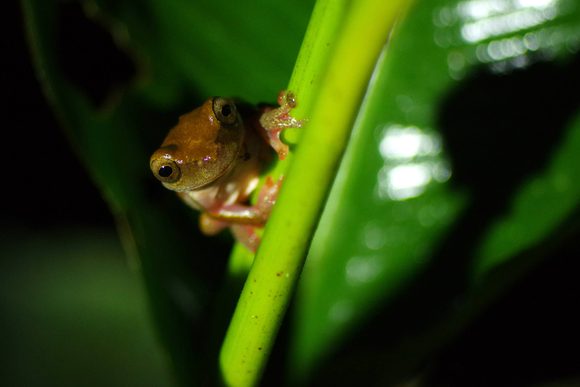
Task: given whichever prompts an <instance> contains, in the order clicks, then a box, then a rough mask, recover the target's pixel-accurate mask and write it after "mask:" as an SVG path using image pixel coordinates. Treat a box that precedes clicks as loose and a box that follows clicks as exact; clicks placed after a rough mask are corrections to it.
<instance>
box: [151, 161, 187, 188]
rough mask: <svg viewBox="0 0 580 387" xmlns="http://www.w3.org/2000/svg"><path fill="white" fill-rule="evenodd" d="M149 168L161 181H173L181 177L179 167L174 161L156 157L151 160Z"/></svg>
mask: <svg viewBox="0 0 580 387" xmlns="http://www.w3.org/2000/svg"><path fill="white" fill-rule="evenodd" d="M151 170H152V171H153V174H154V175H155V177H156V178H157V180H159V181H161V182H162V183H175V182H176V181H178V180H179V178H180V177H181V169H180V168H179V165H177V163H176V162H175V161H172V160H168V159H157V160H152V161H151Z"/></svg>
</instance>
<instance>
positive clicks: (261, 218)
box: [150, 92, 301, 251]
mask: <svg viewBox="0 0 580 387" xmlns="http://www.w3.org/2000/svg"><path fill="white" fill-rule="evenodd" d="M278 102H279V103H280V107H278V108H273V107H262V108H256V107H252V106H249V105H246V104H241V103H236V102H235V101H234V100H232V99H228V98H220V97H214V98H210V99H208V100H207V101H206V102H205V103H204V104H203V105H201V106H200V107H198V108H197V109H195V110H193V111H192V112H190V113H187V114H185V115H183V116H181V117H180V118H179V122H178V123H177V125H176V126H175V127H173V129H171V130H170V131H169V133H168V134H167V137H165V140H164V141H163V143H162V144H161V147H160V148H159V149H157V150H156V151H155V152H154V153H153V155H152V156H151V160H150V167H151V171H152V172H153V174H154V175H155V177H156V178H157V179H158V180H159V181H161V183H163V185H164V186H165V187H166V188H168V189H170V190H173V191H176V192H177V194H178V195H179V197H180V198H181V199H182V200H183V201H185V202H186V203H187V204H188V205H189V206H191V207H193V208H195V209H197V210H199V211H201V216H200V229H201V231H202V232H203V233H204V234H206V235H214V234H217V233H218V232H220V231H221V230H223V229H224V228H226V227H230V229H231V230H232V233H233V234H234V236H235V237H236V239H237V240H238V241H240V242H241V243H243V244H244V245H245V246H246V247H248V248H249V249H250V250H251V251H255V250H256V248H257V247H258V245H259V243H260V239H259V236H258V235H257V234H256V228H260V227H263V226H264V224H265V223H266V221H267V219H268V216H269V215H270V211H271V210H272V206H273V205H274V203H275V202H276V197H277V194H278V189H279V187H280V184H281V180H279V181H277V182H274V181H273V180H272V179H271V178H270V177H268V178H267V179H266V182H265V184H264V185H263V187H262V189H261V190H260V192H259V195H258V200H257V202H256V204H255V205H250V204H249V203H248V201H249V197H250V195H251V194H252V192H254V191H255V190H256V188H257V186H258V182H259V178H260V175H261V173H262V170H263V167H264V166H265V165H267V164H268V163H269V162H270V161H271V159H272V156H273V153H274V152H273V151H272V148H273V149H274V150H275V151H276V153H277V154H278V157H279V158H280V159H283V158H285V157H286V155H287V152H288V146H287V145H286V144H284V143H283V142H282V141H281V140H280V132H281V131H282V130H283V129H285V128H288V127H300V126H301V121H298V120H296V119H294V118H292V117H291V116H290V114H289V112H290V110H291V109H292V108H293V107H294V106H295V101H294V97H293V95H292V94H291V93H286V92H282V93H280V95H279V97H278Z"/></svg>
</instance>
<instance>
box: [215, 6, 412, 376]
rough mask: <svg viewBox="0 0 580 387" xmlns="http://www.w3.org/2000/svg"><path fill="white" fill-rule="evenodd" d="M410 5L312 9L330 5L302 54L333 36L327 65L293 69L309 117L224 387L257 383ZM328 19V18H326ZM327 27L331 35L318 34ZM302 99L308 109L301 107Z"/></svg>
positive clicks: (228, 354) (229, 347)
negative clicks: (372, 82)
mask: <svg viewBox="0 0 580 387" xmlns="http://www.w3.org/2000/svg"><path fill="white" fill-rule="evenodd" d="M409 2H410V1H409V0H393V1H382V0H365V1H362V0H359V1H353V2H351V3H349V4H348V5H346V6H343V7H341V9H340V12H338V13H336V14H329V15H326V14H325V13H324V12H317V11H320V10H321V9H322V8H321V7H323V6H327V5H328V4H330V2H328V1H323V2H319V3H317V5H316V9H315V11H314V13H313V18H312V19H311V22H310V25H309V27H308V32H307V36H306V38H305V41H304V43H303V46H302V50H305V49H307V50H311V54H310V55H312V57H314V56H315V55H317V54H315V53H316V52H317V50H318V49H322V47H316V46H309V45H311V44H313V43H314V42H313V41H309V39H312V35H313V34H312V31H313V29H318V31H319V35H318V36H323V35H324V36H328V37H330V36H333V35H334V36H335V39H334V47H333V48H332V49H330V50H329V51H328V52H327V55H328V57H327V59H322V58H320V57H318V59H317V60H316V62H314V63H315V64H321V63H322V65H321V67H320V68H318V69H316V70H317V71H319V72H318V73H311V74H310V75H306V76H304V75H298V71H304V72H305V70H304V69H303V68H297V69H296V70H295V75H296V76H294V75H293V77H292V81H291V82H290V85H289V88H288V89H289V90H292V91H295V93H296V98H297V101H298V106H299V108H297V109H296V110H297V112H296V114H297V115H298V114H299V113H300V112H301V111H302V112H307V114H308V115H310V117H311V119H310V120H309V122H308V125H307V128H306V129H305V130H304V133H303V134H302V138H301V140H300V146H298V148H297V151H296V155H295V157H294V161H293V163H292V165H291V167H290V170H289V171H288V173H287V175H286V178H285V181H284V185H283V187H282V189H281V192H280V195H279V199H278V203H277V204H276V206H275V208H274V211H273V213H272V216H271V218H270V220H269V221H268V225H267V227H266V230H265V233H264V238H263V240H262V243H261V246H260V249H259V251H258V253H257V256H256V258H255V260H254V263H253V266H252V268H251V270H250V273H249V275H248V279H247V280H246V283H245V285H244V288H243V290H242V294H241V296H240V299H239V301H238V305H237V307H236V311H235V313H234V316H233V318H232V321H231V323H230V326H229V329H228V332H227V334H226V338H225V340H224V344H223V346H222V350H221V354H220V366H221V370H222V376H223V378H224V382H225V383H226V384H227V385H229V386H236V387H241V386H253V385H256V384H257V383H258V381H259V379H260V376H261V374H262V371H263V369H264V367H265V364H266V362H267V359H268V357H269V354H270V351H271V349H272V346H273V344H274V342H275V338H276V335H277V332H278V329H279V327H280V324H281V322H282V319H283V317H284V314H285V311H286V309H287V307H288V303H289V301H290V299H291V296H292V294H293V291H294V288H295V285H296V282H297V280H298V278H299V276H300V273H301V271H302V267H303V264H304V258H305V256H306V252H307V249H308V246H309V243H310V240H311V238H312V234H313V232H314V229H315V227H316V224H317V222H318V219H319V216H320V213H321V211H322V208H323V205H324V201H325V198H326V195H327V193H328V191H329V189H330V185H331V183H332V181H333V178H334V175H335V171H336V168H337V165H338V163H339V161H340V157H341V155H342V153H343V151H344V148H345V147H346V144H347V140H348V137H349V134H350V129H351V127H352V124H353V122H354V120H355V117H356V113H357V110H358V107H359V105H360V102H361V99H362V97H363V94H364V91H365V89H366V86H367V84H368V81H369V78H370V75H371V73H372V70H373V67H374V64H375V62H376V60H377V58H378V55H379V53H380V51H381V49H382V47H383V46H384V44H385V43H386V41H387V38H388V34H389V31H390V28H391V26H392V24H393V22H394V20H395V18H396V16H398V15H399V13H400V12H401V11H402V9H403V8H404V7H405V6H406V5H408V3H409ZM344 4H346V3H344ZM327 16H328V17H331V18H332V19H331V20H327V19H326V17H327ZM346 16H348V17H346ZM315 17H316V19H315ZM327 23H328V25H329V27H328V28H330V29H331V30H333V31H334V32H333V33H331V34H328V35H326V34H322V35H320V31H325V28H326V25H327ZM316 43H319V44H320V43H324V42H323V40H320V41H316ZM300 58H302V59H300V60H301V61H302V62H300V61H299V63H306V66H309V64H308V62H309V60H308V59H307V58H306V57H304V54H302V53H301V54H300ZM315 64H313V65H315ZM301 66H302V65H301ZM305 73H307V72H305ZM311 76H316V77H320V79H321V83H320V88H319V92H318V94H317V95H316V96H314V97H313V98H311V99H309V98H306V95H307V90H309V87H310V88H311V87H312V86H311V85H308V84H307V83H303V82H309V81H310V79H312V78H311ZM302 94H304V95H305V96H304V100H305V101H306V102H305V103H302V98H303V96H302ZM299 109H301V110H299ZM298 118H300V116H298Z"/></svg>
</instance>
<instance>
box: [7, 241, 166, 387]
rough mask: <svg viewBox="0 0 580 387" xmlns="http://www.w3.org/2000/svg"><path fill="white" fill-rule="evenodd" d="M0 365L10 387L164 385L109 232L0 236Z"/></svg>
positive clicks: (138, 299)
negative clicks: (0, 257) (0, 359)
mask: <svg viewBox="0 0 580 387" xmlns="http://www.w3.org/2000/svg"><path fill="white" fill-rule="evenodd" d="M1 234H2V238H1V239H0V242H1V243H0V246H1V247H0V256H2V257H3V258H7V259H3V260H2V261H0V312H1V313H0V314H1V316H2V317H1V318H0V328H1V329H0V338H1V342H2V348H1V350H0V356H1V358H2V362H1V365H0V369H1V374H2V382H3V384H5V385H11V386H24V385H26V386H30V387H32V386H37V387H42V386H51V385H55V386H56V385H58V386H79V385H82V386H104V385H106V386H161V385H163V386H170V385H171V384H172V382H173V378H172V374H171V373H170V370H169V369H168V367H167V363H166V362H165V359H164V358H163V356H162V353H163V352H162V351H161V348H160V347H159V344H158V342H157V340H156V337H155V332H154V329H153V327H152V324H151V321H150V319H148V312H147V300H146V299H145V296H144V293H143V289H142V286H141V281H140V279H139V277H138V276H137V275H136V274H135V273H131V272H130V271H129V269H128V268H127V266H126V264H125V262H126V260H125V259H124V256H123V255H124V254H123V251H122V249H121V246H120V244H119V242H118V240H117V238H116V237H115V235H113V234H111V233H103V232H98V231H95V230H56V231H54V230H53V231H52V232H50V233H47V234H43V235H41V236H36V235H34V236H33V235H31V234H30V233H27V232H15V231H14V230H2V233H1Z"/></svg>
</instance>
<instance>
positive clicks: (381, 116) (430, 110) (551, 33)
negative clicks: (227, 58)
mask: <svg viewBox="0 0 580 387" xmlns="http://www.w3.org/2000/svg"><path fill="white" fill-rule="evenodd" d="M490 4H492V3H491V2H486V1H477V2H462V1H436V2H419V3H417V4H416V6H415V7H414V8H413V9H412V11H411V12H410V13H409V16H408V17H407V18H406V19H405V20H404V21H403V22H402V23H401V25H400V26H399V28H398V29H397V30H396V31H395V32H394V33H393V35H392V38H391V42H390V44H389V45H388V46H387V47H385V49H384V51H383V54H382V57H381V60H380V61H379V62H378V63H377V66H376V68H375V71H374V74H373V81H372V82H371V83H370V85H369V90H368V91H367V94H366V96H365V101H364V104H363V106H362V108H361V109H360V111H359V115H358V118H357V122H356V124H355V128H354V130H353V134H352V137H351V139H350V141H349V145H348V148H347V152H346V154H345V156H344V158H343V160H342V163H341V166H340V170H339V173H338V176H337V179H336V180H335V183H334V186H333V188H332V191H331V193H330V197H329V199H328V202H327V205H326V207H325V211H324V213H323V215H322V218H321V221H320V224H319V226H318V229H317V232H316V235H315V238H314V241H313V242H312V247H311V249H310V252H309V255H308V258H307V263H306V266H305V269H304V272H303V274H302V277H301V282H300V286H299V289H298V299H297V301H296V314H295V315H294V316H293V336H292V340H291V347H292V352H291V358H290V369H291V370H292V373H293V375H295V376H296V375H298V378H300V377H301V376H300V375H302V377H304V375H308V374H309V373H310V372H312V370H313V369H314V367H315V366H317V365H320V364H322V363H321V359H322V358H324V357H325V356H327V355H329V353H330V352H331V351H333V350H336V349H337V348H339V347H340V345H343V344H344V343H345V342H347V339H348V337H349V336H351V335H353V334H354V332H361V329H364V326H365V325H362V324H364V323H366V322H369V320H370V319H371V318H373V317H374V318H375V319H378V318H381V320H379V321H383V324H384V325H383V326H382V329H375V330H374V331H372V332H373V333H368V334H367V335H365V337H369V335H370V336H372V337H373V338H374V340H375V341H374V343H373V342H372V340H371V341H370V342H367V341H362V344H360V347H361V350H360V352H353V353H351V354H348V352H347V351H345V352H341V353H342V356H343V358H340V359H344V360H343V363H339V364H340V365H337V363H333V364H332V365H331V367H330V369H327V371H326V372H323V373H322V374H323V375H325V376H327V377H328V376H329V375H333V371H332V370H336V369H337V368H338V369H342V368H341V365H344V366H345V369H344V370H343V372H339V373H337V376H336V380H337V381H338V380H340V381H341V382H342V383H348V382H347V380H349V379H348V378H347V379H341V378H344V377H345V375H346V374H349V371H348V370H349V369H352V368H353V367H354V366H351V365H356V367H357V369H358V370H361V371H360V372H361V373H360V374H356V375H353V376H352V380H351V381H353V382H354V381H355V380H360V379H359V377H361V375H362V374H363V373H365V372H367V371H372V372H374V374H373V373H369V374H365V376H364V377H366V378H368V380H375V381H376V380H377V379H376V378H378V376H377V375H380V377H384V378H386V379H385V380H390V381H392V380H396V379H397V377H401V375H405V376H409V375H408V374H409V372H413V371H414V370H415V367H417V365H418V364H420V363H421V362H422V361H423V359H424V358H425V357H426V356H427V355H429V354H432V351H433V350H435V349H436V348H440V347H441V346H442V345H443V344H444V343H446V342H448V341H449V340H450V339H451V338H452V337H453V334H456V333H457V332H458V331H460V329H461V328H462V327H464V326H465V324H466V323H467V321H469V319H470V318H474V317H475V315H477V313H478V312H480V311H481V310H482V309H483V308H484V306H485V305H486V303H489V302H491V301H492V300H493V297H496V296H497V295H498V294H500V293H501V291H499V290H498V288H497V286H494V285H492V284H493V282H491V281H493V280H494V279H495V277H489V276H488V273H489V272H490V271H491V270H492V269H497V270H499V271H501V265H502V264H505V263H506V262H509V261H510V260H514V259H516V258H517V259H520V260H521V259H523V260H527V261H530V259H531V257H529V256H528V257H527V258H526V256H525V254H524V253H525V252H528V251H529V250H530V249H532V248H534V247H538V246H541V245H542V244H543V243H545V241H546V240H547V239H548V238H551V237H552V236H553V235H554V234H555V233H557V232H558V230H560V228H561V227H562V225H565V224H566V221H567V220H569V217H570V216H576V215H575V214H576V211H577V209H578V205H579V200H580V196H579V195H578V191H577V190H578V187H577V182H576V180H577V179H574V178H572V173H573V170H574V168H575V167H574V166H575V165H577V160H576V158H577V157H578V156H577V155H578V149H579V148H578V146H579V144H578V143H577V138H576V136H577V133H576V131H577V121H572V120H570V121H568V118H567V117H568V116H569V114H572V115H573V114H575V113H577V112H578V104H577V103H578V100H577V98H576V99H574V97H573V96H572V99H571V100H569V101H566V104H565V105H567V106H568V108H567V110H564V111H562V109H557V111H558V112H559V114H560V116H559V117H556V119H555V121H554V125H558V124H555V122H562V120H564V122H563V123H562V129H556V128H554V130H556V131H557V130H561V131H562V132H564V133H566V135H565V136H562V139H561V140H560V141H561V145H560V146H556V149H555V151H553V152H551V151H550V149H547V148H545V147H542V146H539V147H538V146H536V148H539V152H538V154H536V155H532V157H534V158H538V159H540V162H541V160H542V158H547V159H548V161H547V163H548V165H547V167H545V170H542V168H541V167H540V168H537V169H535V170H534V169H529V168H528V169H522V171H521V175H522V177H521V178H520V175H519V171H517V173H516V174H514V175H513V176H514V180H515V179H521V181H522V183H521V184H517V185H516V184H514V185H513V186H510V187H511V190H510V191H507V192H506V191H505V190H504V191H501V195H500V194H497V193H496V192H495V191H496V190H498V187H496V186H494V178H498V181H497V183H498V184H504V183H503V181H502V180H501V179H502V178H503V177H504V174H502V173H501V169H502V168H504V169H506V170H509V169H510V167H509V165H510V164H513V165H514V166H515V167H514V168H516V170H517V168H521V167H518V165H521V164H522V162H521V161H520V160H521V159H522V158H526V157H527V158H530V156H526V155H524V154H523V152H522V151H520V150H519V149H517V148H513V147H512V148H509V149H508V150H507V151H506V153H507V152H509V153H507V156H506V157H503V158H500V157H499V156H503V154H501V155H495V158H496V159H495V160H494V150H493V148H494V147H495V148H499V150H500V151H501V150H502V145H501V142H502V140H505V138H508V140H509V138H510V137H511V136H519V135H520V133H526V131H529V130H528V127H527V125H529V126H532V127H533V125H532V124H530V121H532V123H533V121H534V118H532V117H530V115H533V114H535V113H536V112H530V111H527V110H525V109H526V108H527V105H526V104H528V102H527V99H526V95H525V93H520V94H517V93H516V96H518V97H519V98H520V100H516V101H511V102H512V103H513V107H512V109H513V110H512V109H504V108H502V107H501V106H498V105H495V109H496V110H495V111H494V110H489V111H486V109H487V106H489V105H491V106H492V107H493V106H494V105H493V103H490V102H489V101H494V100H495V99H498V100H500V101H501V97H502V96H501V95H499V94H500V93H502V92H504V90H503V89H502V88H500V86H501V84H500V86H498V87H497V88H495V89H493V88H490V89H482V87H483V86H484V85H482V84H479V83H478V82H483V81H479V79H484V80H489V79H492V80H493V81H494V82H495V83H492V82H489V83H490V84H492V85H493V84H498V83H499V82H504V81H505V82H510V81H511V80H513V82H514V84H513V85H512V87H513V88H515V89H516V90H517V88H522V85H521V84H520V83H518V82H519V79H520V77H526V76H528V74H531V75H529V76H530V82H531V84H532V86H528V87H531V88H533V87H537V90H538V92H540V93H541V92H548V93H549V91H548V90H545V89H542V87H544V84H545V83H546V82H550V80H551V78H550V77H551V76H552V72H550V71H552V70H551V69H548V70H546V72H544V73H539V74H538V71H536V69H537V68H540V69H541V70H542V69H543V67H542V66H545V63H546V62H545V61H546V60H547V59H549V60H554V61H558V62H556V63H555V64H554V66H555V69H554V70H553V71H555V72H564V74H566V75H563V76H561V77H560V78H566V76H571V75H572V74H574V73H573V71H574V70H573V69H574V67H573V65H572V64H567V62H563V63H560V62H561V61H562V59H565V58H566V57H567V56H569V55H570V54H571V53H572V52H575V50H570V49H569V47H576V48H577V47H578V43H579V42H580V40H579V37H580V35H579V34H578V33H579V31H580V14H579V10H578V7H575V6H574V5H573V4H572V2H566V1H562V2H556V1H546V2H538V3H534V4H531V3H530V4H528V3H525V4H524V3H523V2H522V4H520V5H518V4H515V3H514V4H512V3H510V2H505V4H504V3H502V4H503V6H502V7H503V8H502V9H495V8H493V7H492V8H489V7H491V5H490ZM494 4H495V3H494ZM486 7H487V8H486ZM477 12H484V13H486V14H485V15H483V16H482V15H480V14H478V13H477ZM521 14H523V15H524V16H525V15H527V16H526V17H528V18H529V17H532V16H530V15H536V16H537V15H546V14H549V15H552V16H550V17H547V16H546V17H544V18H542V19H533V20H536V24H534V25H533V26H531V25H530V26H528V27H521V26H520V27H518V24H517V23H516V22H515V20H516V19H515V18H517V17H519V16H518V15H521ZM502 17H503V20H504V21H505V20H508V21H509V23H508V22H506V23H504V24H503V25H502V24H497V23H500V22H501V18H502ZM529 20H531V19H529ZM529 20H528V21H529ZM493 22H495V23H496V24H493ZM477 23H480V24H477ZM485 23H487V24H485ZM478 26H479V27H478ZM482 26H483V27H482ZM478 28H479V29H478ZM494 28H495V29H494ZM510 28H511V30H510ZM462 33H463V34H464V35H463V36H462ZM469 33H471V34H475V35H469ZM485 34H488V35H485ZM564 36H566V38H563V37H564ZM498 50H499V51H498ZM576 69H577V67H576ZM536 75H537V76H536ZM560 78H559V79H560ZM569 79H570V78H569ZM571 79H573V80H574V81H575V82H577V79H578V78H577V76H576V77H575V78H574V77H573V78H571ZM522 82H523V81H522ZM534 82H535V84H534ZM473 83H475V84H476V85H478V86H479V89H477V88H475V87H472V84H473ZM508 86H509V84H508ZM469 87H472V88H471V89H469ZM559 87H560V89H558V86H554V89H555V90H563V89H561V87H563V85H560V86H559ZM462 88H466V89H467V90H469V91H470V92H471V93H472V94H471V95H474V97H473V101H471V103H472V104H473V105H470V109H469V112H473V113H474V114H473V115H472V116H466V117H464V116H462V114H463V113H462V111H460V110H459V109H461V107H463V105H461V100H460V99H459V97H455V94H454V93H461V91H462ZM485 92H487V93H488V94H481V93H485ZM477 93H480V94H479V95H478V94H477ZM493 93H496V94H495V95H494V94H493ZM468 95H469V94H468ZM567 95H568V96H571V94H567ZM462 96H463V97H462V98H465V93H464V94H462ZM498 97H499V98H498ZM541 98H545V99H548V98H550V96H549V95H545V96H542V97H541ZM568 98H569V99H570V97H568ZM558 101H560V100H558ZM466 103H469V102H466ZM558 103H560V102H558ZM455 106H461V107H457V108H456V107H455ZM507 106H508V107H509V105H507ZM478 109H479V110H483V112H479V111H478ZM520 110H523V111H524V112H523V113H521V114H523V115H524V117H526V119H520V117H519V111H520ZM448 112H450V113H448ZM514 112H515V113H514ZM512 113H514V114H513V115H515V117H513V115H512ZM516 113H517V114H516ZM480 115H487V116H489V117H492V118H490V119H489V122H490V123H489V125H494V123H496V125H497V126H498V127H499V129H496V130H493V128H481V125H478V123H477V121H475V122H474V120H477V119H478V117H479V116H480ZM502 121H507V122H508V123H507V124H502ZM542 122H545V120H543V121H542ZM574 122H576V123H574ZM506 125H507V128H506ZM518 125H519V126H518ZM480 130H488V133H485V132H478V131H480ZM499 130H512V131H513V133H514V134H513V135H502V136H503V137H499V136H500V134H499V133H498V132H499ZM539 130H542V129H539ZM546 130H547V129H546ZM459 131H460V132H459ZM458 132H459V133H458ZM496 133H497V135H498V137H496V139H494V138H493V137H492V136H494V135H496ZM532 134H533V133H532ZM485 136H489V137H485ZM482 137H483V138H490V139H489V140H487V141H486V142H485V143H475V144H474V143H471V141H473V140H472V139H475V141H477V140H479V139H481V138H482ZM530 137H532V136H531V135H530ZM514 141H515V140H514ZM514 141H512V142H509V143H508V144H509V145H512V143H513V142H514ZM520 141H521V142H520V143H521V144H525V142H523V141H522V140H521V139H520ZM531 141H538V140H537V139H532V140H531ZM540 141H541V140H540ZM553 141H554V142H556V143H557V142H558V140H557V139H555V140H553ZM506 142H507V141H506ZM497 144H499V145H497ZM516 144H518V143H516ZM540 145H545V144H540ZM478 146H479V147H488V148H484V149H485V152H488V153H485V154H484V155H483V156H482V157H481V158H477V159H475V158H474V157H476V156H477V155H479V154H481V153H482V151H477V150H476V148H477V147H478ZM460 147H461V148H460ZM506 147H507V145H506ZM533 149H535V148H533ZM469 152H473V153H475V155H476V156H473V155H470V154H469ZM496 152H497V151H496ZM540 152H541V153H540ZM550 157H552V160H551V161H550ZM473 162H478V163H481V165H482V168H489V173H488V174H484V173H483V172H480V171H479V168H478V167H474V166H473V165H472V164H471V163H473ZM526 167H527V166H524V167H523V168H526ZM534 173H537V175H534ZM470 174H472V175H470ZM529 174H532V175H531V177H529ZM488 176H490V177H491V178H488ZM506 176H508V177H509V176H512V175H506ZM517 181H519V180H517ZM485 202H488V205H485V204H484V205H482V203H485ZM506 203H507V205H508V206H510V208H511V209H507V210H504V208H505V207H504V206H506ZM480 209H483V210H480ZM486 209H487V210H486ZM486 211H487V213H486ZM496 214H497V215H496ZM486 216H493V218H491V219H489V220H486V219H487V218H486ZM495 219H497V220H495ZM522 254H524V256H523V257H522ZM544 254H545V253H544ZM535 261H536V260H532V262H535ZM530 266H531V265H527V267H528V268H529V267H530ZM504 271H505V272H506V274H505V275H506V277H507V278H508V280H507V282H505V283H504V286H503V287H502V288H501V289H502V290H505V286H507V285H509V284H511V283H513V282H514V281H515V280H516V279H517V278H518V276H519V275H521V272H513V271H511V270H510V269H509V268H506V270H504ZM488 277H489V278H488ZM476 284H477V285H478V286H475V285H476ZM458 300H459V301H458ZM483 300H485V301H483ZM374 324H375V325H374V326H377V325H376V324H380V323H379V322H375V323H374ZM361 325H362V327H361ZM379 337H380V339H379ZM354 342H355V343H356V342H357V341H356V339H354ZM350 343H351V345H350V347H354V348H358V347H357V345H356V344H353V343H352V342H350ZM364 343H367V345H375V346H378V348H380V344H378V343H385V347H383V348H380V349H377V350H379V351H380V352H379V353H380V355H379V356H375V357H374V358H373V359H372V360H369V359H365V358H364V356H367V355H366V354H367V352H364V345H365V344H364ZM335 356H336V355H335ZM333 359H335V360H336V357H335V358H333ZM363 359H364V360H363ZM394 359H396V360H394ZM361 362H364V363H365V366H361ZM349 367H350V368H349ZM377 370H380V371H377ZM325 380H326V382H328V380H327V379H325ZM331 380H332V379H331ZM385 383H386V382H385Z"/></svg>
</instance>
